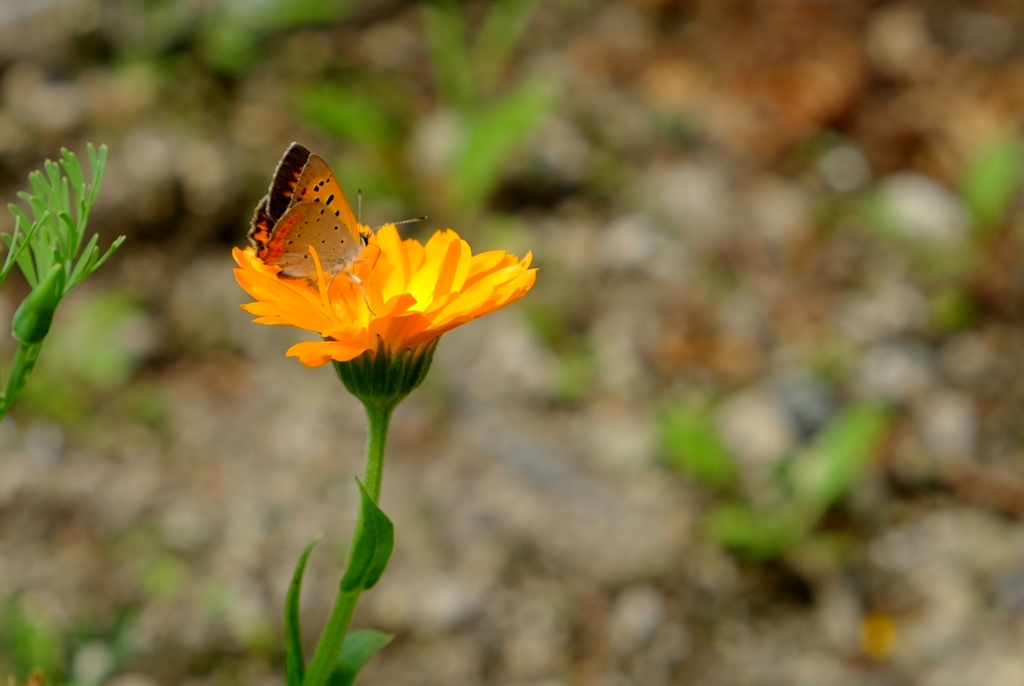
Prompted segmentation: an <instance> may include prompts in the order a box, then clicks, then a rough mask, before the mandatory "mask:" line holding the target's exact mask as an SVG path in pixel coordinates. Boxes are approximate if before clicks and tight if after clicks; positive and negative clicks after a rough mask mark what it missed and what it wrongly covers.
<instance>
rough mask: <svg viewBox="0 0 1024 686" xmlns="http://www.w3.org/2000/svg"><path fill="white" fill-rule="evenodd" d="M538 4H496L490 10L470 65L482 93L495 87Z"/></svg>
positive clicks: (533, 0)
mask: <svg viewBox="0 0 1024 686" xmlns="http://www.w3.org/2000/svg"><path fill="white" fill-rule="evenodd" d="M538 4H539V0H498V1H497V2H495V3H494V4H493V5H492V6H491V10H490V11H489V12H488V13H487V18H486V19H485V20H484V24H483V26H482V27H481V28H480V33H479V35H478V36H477V40H476V47H475V50H474V52H475V53H476V54H475V56H474V57H475V59H474V63H475V64H476V65H477V73H478V74H479V78H480V82H481V85H482V86H483V87H484V88H485V89H488V90H490V89H492V88H494V86H495V85H496V84H497V82H498V80H499V78H500V77H501V73H502V71H504V69H505V66H506V65H507V64H508V60H509V58H510V57H511V56H512V52H513V50H515V47H516V43H518V42H519V38H520V37H521V36H522V34H523V31H524V30H526V25H527V22H529V20H530V16H531V15H532V14H533V10H534V9H536V7H537V5H538Z"/></svg>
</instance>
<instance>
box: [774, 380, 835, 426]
mask: <svg viewBox="0 0 1024 686" xmlns="http://www.w3.org/2000/svg"><path fill="white" fill-rule="evenodd" d="M775 392H776V394H777V395H778V400H779V403H780V404H781V406H782V409H783V410H784V411H785V412H786V414H787V415H788V417H789V420H790V422H791V423H792V425H793V427H794V428H795V429H796V432H797V433H798V435H799V436H800V437H802V438H808V437H810V436H812V435H814V433H816V432H817V431H818V430H819V429H821V428H822V427H823V426H824V425H825V423H826V422H827V421H828V420H829V418H830V417H831V416H832V414H833V412H835V409H836V402H835V399H834V398H833V397H832V393H831V392H830V391H829V388H828V386H826V385H825V384H824V383H822V382H821V381H820V380H819V379H818V378H817V377H815V376H811V375H809V374H791V375H788V376H785V377H783V378H782V379H780V380H779V381H778V382H777V383H776V384H775Z"/></svg>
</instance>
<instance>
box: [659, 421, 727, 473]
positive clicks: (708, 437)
mask: <svg viewBox="0 0 1024 686" xmlns="http://www.w3.org/2000/svg"><path fill="white" fill-rule="evenodd" d="M660 430H661V444H662V447H663V450H664V452H665V458H666V459H667V460H668V462H669V464H671V465H673V466H674V467H677V468H678V469H680V470H681V471H683V472H685V473H686V474H688V475H690V476H692V477H693V478H694V479H697V480H698V481H700V482H701V483H703V484H705V485H707V486H711V487H713V488H718V489H727V488H729V487H731V486H732V485H733V484H734V483H735V482H736V477H737V471H736V463H735V461H734V460H733V458H732V455H730V454H729V451H728V450H726V449H725V446H723V445H722V443H721V441H720V440H719V439H718V432H717V431H716V430H715V426H714V423H713V421H712V418H711V413H710V412H708V411H707V409H705V408H702V407H697V406H693V405H689V406H684V407H677V408H673V409H670V410H668V411H666V412H664V413H663V414H662V416H661V426H660Z"/></svg>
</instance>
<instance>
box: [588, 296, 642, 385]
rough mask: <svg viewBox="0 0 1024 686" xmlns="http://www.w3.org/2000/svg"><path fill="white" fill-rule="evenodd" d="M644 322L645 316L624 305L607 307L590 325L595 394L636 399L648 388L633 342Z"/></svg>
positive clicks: (639, 311)
mask: <svg viewBox="0 0 1024 686" xmlns="http://www.w3.org/2000/svg"><path fill="white" fill-rule="evenodd" d="M645 321H648V319H647V317H645V313H644V312H643V311H642V310H639V309H638V308H636V307H633V306H630V304H628V303H624V304H622V305H619V306H615V307H609V308H608V309H607V310H606V311H605V312H604V313H603V314H602V315H601V316H600V317H599V318H598V319H597V320H596V321H594V323H593V328H592V333H591V339H592V341H593V346H594V359H595V362H596V370H597V386H598V389H599V390H601V391H604V392H605V393H608V394H611V395H616V396H620V397H625V398H636V397H639V396H641V395H643V394H645V393H646V392H647V390H648V389H649V388H650V384H651V372H650V370H649V369H648V367H647V365H646V364H645V362H644V360H643V356H642V354H641V350H640V348H639V345H638V342H637V337H638V336H640V335H642V334H643V333H645V332H644V329H643V324H644V322H645Z"/></svg>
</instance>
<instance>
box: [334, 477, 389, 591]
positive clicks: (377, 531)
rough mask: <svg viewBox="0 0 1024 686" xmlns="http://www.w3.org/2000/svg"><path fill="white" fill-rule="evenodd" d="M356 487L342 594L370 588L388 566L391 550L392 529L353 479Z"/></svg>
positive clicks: (385, 517)
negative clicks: (355, 512)
mask: <svg viewBox="0 0 1024 686" xmlns="http://www.w3.org/2000/svg"><path fill="white" fill-rule="evenodd" d="M356 483H357V484H359V494H360V496H361V497H362V507H361V508H360V511H359V521H358V522H357V523H356V535H355V538H354V539H353V541H352V553H351V555H350V556H349V561H348V566H347V567H346V568H345V575H344V576H343V577H342V578H341V592H342V593H350V592H352V591H366V590H369V589H371V588H373V586H374V584H376V583H377V581H378V580H379V579H380V577H381V575H382V574H383V573H384V568H385V567H387V566H388V560H389V559H391V550H392V549H393V548H394V547H395V527H394V525H393V524H392V523H391V520H390V519H388V517H387V515H385V514H384V512H383V511H382V510H381V509H380V508H379V507H377V503H375V502H373V498H371V497H370V494H369V493H367V492H366V488H364V487H363V484H362V482H361V481H359V480H358V479H356Z"/></svg>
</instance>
